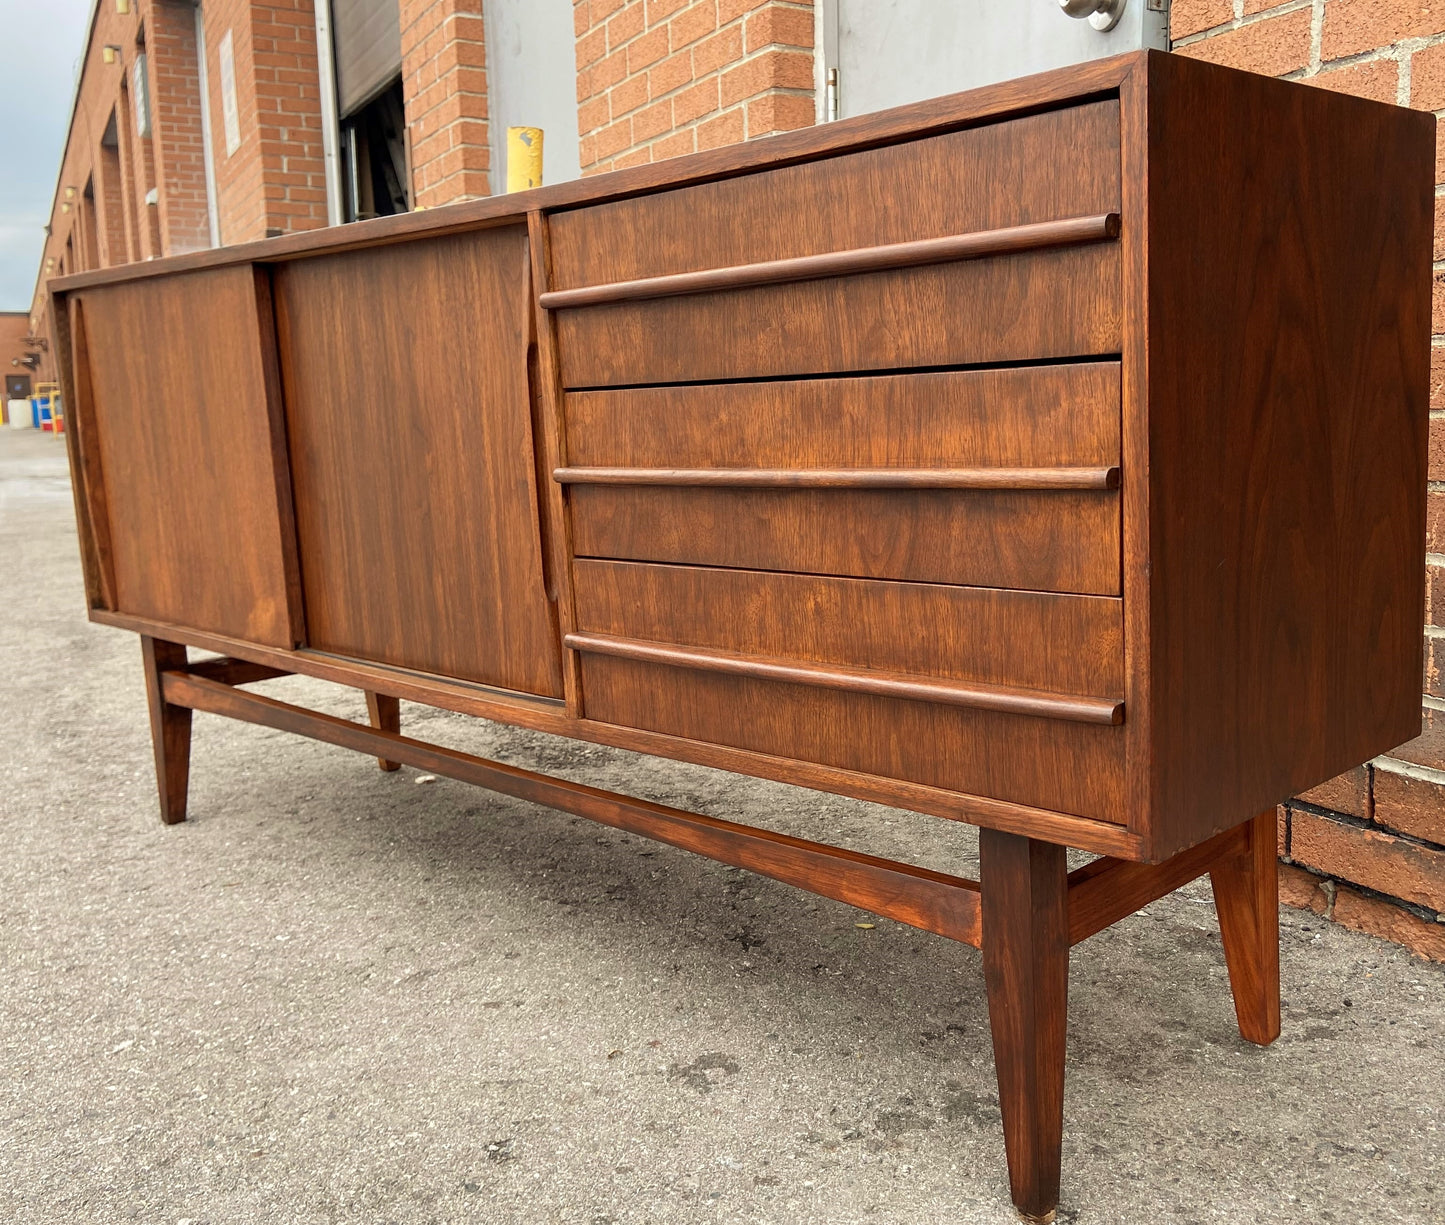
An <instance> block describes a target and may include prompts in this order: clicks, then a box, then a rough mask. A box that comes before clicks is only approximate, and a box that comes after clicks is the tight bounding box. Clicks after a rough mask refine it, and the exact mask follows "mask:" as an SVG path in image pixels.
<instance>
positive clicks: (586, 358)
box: [556, 241, 1122, 387]
mask: <svg viewBox="0 0 1445 1225" xmlns="http://www.w3.org/2000/svg"><path fill="white" fill-rule="evenodd" d="M1120 293H1121V279H1120V257H1119V245H1118V243H1117V242H1114V241H1105V242H1095V243H1090V244H1088V245H1082V246H1071V247H1057V248H1051V249H1047V250H1036V251H1027V252H1024V253H1021V254H1014V255H1001V256H998V257H995V258H987V259H971V260H967V261H963V262H951V263H942V264H936V265H932V266H928V267H912V268H902V269H892V270H886V271H879V272H872V273H862V274H858V275H852V276H838V277H828V278H826V279H810V280H801V281H788V282H782V283H775V284H764V285H757V286H754V287H743V288H737V289H731V290H726V291H722V292H707V293H693V294H685V295H682V294H679V295H672V296H666V297H657V298H648V299H644V300H636V301H611V302H604V303H601V304H598V305H595V306H583V307H576V308H570V309H560V310H558V311H557V316H556V317H557V343H558V353H559V360H560V364H561V371H562V382H563V385H564V386H566V387H611V386H625V385H635V384H647V383H677V382H689V381H699V380H704V379H736V378H775V377H784V376H789V375H802V374H820V373H827V372H831V371H854V370H900V369H907V368H909V367H916V366H964V365H985V364H990V363H998V362H1016V361H1031V360H1036V359H1040V358H1045V359H1065V358H1072V357H1087V356H1092V355H1094V354H1112V353H1118V352H1119V351H1120V350H1121V348H1122V331H1121V324H1120V311H1119V301H1120Z"/></svg>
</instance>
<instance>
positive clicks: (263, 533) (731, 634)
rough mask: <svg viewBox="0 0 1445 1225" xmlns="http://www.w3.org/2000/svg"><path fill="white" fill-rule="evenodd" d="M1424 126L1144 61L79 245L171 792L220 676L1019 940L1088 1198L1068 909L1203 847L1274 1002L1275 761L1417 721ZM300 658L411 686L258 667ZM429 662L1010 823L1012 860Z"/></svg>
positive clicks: (559, 797) (96, 604)
mask: <svg viewBox="0 0 1445 1225" xmlns="http://www.w3.org/2000/svg"><path fill="white" fill-rule="evenodd" d="M1434 123H1435V121H1434V118H1433V117H1432V116H1430V115H1427V114H1419V113H1414V112H1410V111H1405V110H1401V109H1398V108H1395V107H1390V106H1384V105H1380V104H1378V103H1375V102H1370V101H1365V100H1362V99H1358V98H1353V97H1347V96H1343V95H1340V94H1336V93H1333V92H1330V91H1326V90H1322V89H1315V88H1311V87H1308V86H1305V85H1300V84H1288V83H1283V82H1279V81H1274V80H1269V79H1265V78H1262V77H1257V76H1252V75H1248V74H1244V73H1239V72H1234V71H1230V70H1226V69H1222V68H1217V67H1213V66H1210V65H1207V64H1202V63H1198V62H1195V61H1192V60H1189V59H1185V58H1181V57H1174V56H1168V55H1161V54H1157V53H1145V54H1140V55H1134V56H1127V57H1121V58H1119V59H1114V60H1107V61H1103V62H1099V63H1094V64H1088V65H1084V66H1080V67H1077V68H1073V69H1068V70H1065V71H1061V72H1057V73H1050V74H1046V75H1043V76H1039V77H1033V78H1029V79H1027V80H1023V81H1017V82H1011V83H1009V84H1005V85H1001V86H996V87H991V88H988V89H983V90H977V91H974V92H970V93H965V94H959V95H956V96H954V97H949V98H941V99H937V100H934V101H930V102H927V103H922V104H919V105H915V106H909V107H904V108H900V109H898V110H894V111H889V112H885V113H882V114H878V115H874V116H869V117H866V118H861V119H857V120H849V121H845V122H841V123H835V124H830V125H826V126H823V127H819V128H816V129H813V130H809V131H803V132H797V133H792V134H789V135H786V136H779V137H775V138H770V139H768V140H765V141H758V142H755V143H753V144H750V145H747V146H743V147H738V148H730V149H723V150H717V151H714V152H710V153H705V154H699V155H697V156H693V157H687V158H681V159H678V160H676V161H671V162H665V163H661V164H659V165H653V166H644V167H639V168H636V169H633V170H627V171H622V172H619V173H615V174H609V175H601V176H598V177H596V178H592V179H587V180H583V181H582V182H578V183H568V184H563V185H558V186H555V187H548V188H543V189H540V190H537V191H533V192H527V193H523V194H519V195H513V196H507V197H503V198H497V199H490V200H483V201H477V202H473V203H467V204H462V205H457V206H454V207H450V208H445V209H438V210H436V211H433V212H426V213H418V214H412V215H410V216H404V217H396V218H387V219H383V220H379V221H375V222H368V223H364V224H360V225H356V226H351V227H345V228H338V229H333V230H326V231H323V232H320V233H315V234H298V235H292V236H289V237H286V238H281V239H276V240H272V241H268V242H265V243H258V244H253V245H249V246H238V247H231V248H226V249H222V250H216V251H207V252H201V253H197V254H193V255H187V256H180V257H176V258H172V259H165V260H160V261H157V262H154V263H150V264H146V265H143V266H131V267H127V268H119V269H111V270H106V271H100V272H91V273H84V274H81V275H77V276H70V277H66V278H63V279H60V280H58V281H55V282H53V285H52V291H53V315H52V317H53V319H54V322H55V329H56V333H57V334H56V351H57V353H58V354H59V356H60V359H61V365H62V370H63V379H64V387H65V394H66V402H67V404H68V405H69V406H70V416H71V423H72V429H71V430H70V432H69V439H70V443H69V445H70V456H71V464H72V472H73V476H74V486H75V493H76V512H77V516H78V518H79V523H80V536H81V542H82V552H83V557H84V564H85V576H86V586H87V593H88V598H89V605H90V616H91V619H92V620H94V621H97V622H100V623H103V624H106V625H113V626H120V627H122V628H125V629H130V630H133V631H136V632H137V633H139V634H140V635H141V642H142V646H143V654H144V662H145V675H146V683H147V686H148V693H149V701H150V714H151V731H152V735H153V738H154V743H155V756H156V769H157V775H158V779H159V787H160V804H161V814H162V816H163V818H164V819H165V820H166V821H168V822H174V821H180V820H183V819H184V817H185V813H186V786H187V773H188V763H189V738H190V723H191V712H192V711H195V710H200V711H209V712H212V713H216V714H222V715H228V716H231V717H233V718H238V719H245V720H250V721H252V722H256V723H262V724H266V725H269V726H271V727H276V728H283V729H286V730H290V731H295V732H297V733H299V734H302V735H306V736H312V737H315V738H318V739H321V740H325V741H329V742H331V743H333V744H338V745H344V746H348V747H351V748H354V749H358V750H361V751H364V752H367V753H370V754H372V755H374V756H376V757H378V758H380V759H381V760H382V764H383V766H384V767H386V766H394V765H395V764H397V763H407V764H410V765H413V766H417V767H421V768H424V769H427V770H431V771H435V772H437V773H441V774H446V775H449V776H452V777H455V778H459V779H465V780H467V781H470V782H475V783H478V784H480V785H482V786H484V787H490V788H493V789H495V790H499V791H503V792H507V793H509V794H512V795H517V796H522V797H525V798H528V799H532V800H536V801H538V802H540V803H544V804H550V805H554V806H557V807H560V808H564V809H567V810H570V811H572V812H576V813H581V814H584V815H586V816H588V817H591V818H594V819H596V820H598V821H602V822H606V823H608V824H611V825H615V826H619V827H621V828H624V829H627V830H630V831H633V832H635V833H638V834H643V835H647V836H650V837H654V838H658V839H661V840H663V841H665V842H670V843H673V844H674V845H677V846H682V847H686V848H688V849H691V850H694V851H698V852H700V853H702V854H705V855H710V856H713V857H715V858H718V859H721V860H724V861H726V862H728V863H732V864H737V865H741V866H743V867H746V868H749V869H752V870H753V871H756V872H760V873H763V874H765V875H768V876H772V877H775V878H777V879H780V880H783V881H787V882H790V883H792V884H795V885H798V886H801V887H802V888H805V889H811V890H814V891H815V892H818V893H820V894H824V895H826V896H829V897H833V898H838V899H842V900H844V901H846V902H849V903H851V904H854V905H857V906H861V907H865V908H869V909H871V910H874V911H876V912H878V913H879V914H882V915H887V916H892V917H893V918H895V919H899V920H901V921H903V922H905V923H911V924H914V925H916V926H918V927H920V928H923V929H926V930H928V931H932V932H936V933H939V934H941V935H945V936H949V937H951V938H953V939H956V940H962V941H966V942H968V943H970V944H973V945H975V946H979V947H981V949H982V954H983V965H984V972H985V978H986V982H987V990H988V997H989V1007H990V1014H991V1018H992V1028H993V1040H994V1050H995V1055H996V1063H997V1069H998V1082H999V1092H1000V1101H1001V1107H1002V1114H1003V1124H1004V1132H1005V1138H1006V1141H1007V1151H1008V1162H1009V1174H1010V1181H1011V1186H1012V1193H1013V1198H1014V1202H1015V1203H1016V1204H1017V1206H1018V1207H1019V1209H1020V1210H1021V1211H1022V1212H1023V1213H1025V1214H1026V1215H1028V1216H1031V1217H1033V1218H1036V1219H1046V1218H1047V1217H1048V1216H1050V1215H1051V1214H1052V1212H1053V1210H1054V1207H1055V1204H1056V1202H1057V1198H1058V1189H1059V1164H1060V1134H1061V1129H1062V1101H1063V1088H1064V1013H1065V1000H1066V994H1067V975H1068V954H1069V947H1070V945H1071V944H1073V943H1077V942H1078V941H1080V940H1083V939H1086V938H1087V937H1089V936H1090V935H1092V934H1094V933H1095V932H1097V931H1099V930H1101V929H1102V928H1104V927H1106V926H1108V925H1109V924H1111V923H1113V922H1115V921H1116V920H1118V919H1120V918H1122V917H1124V916H1126V915H1128V914H1130V913H1132V912H1133V911H1135V910H1136V909H1138V908H1139V907H1140V906H1142V905H1144V904H1146V903H1147V902H1149V901H1151V900H1153V899H1154V898H1156V897H1159V896H1160V895H1162V894H1164V893H1166V892H1168V891H1170V890H1171V889H1174V888H1176V887H1177V886H1178V885H1180V884H1182V883H1184V882H1186V881H1188V880H1190V879H1193V878H1194V877H1197V876H1199V875H1201V874H1203V873H1205V872H1208V873H1210V874H1211V875H1212V879H1213V884H1214V891H1215V897H1216V900H1217V903H1218V909H1219V918H1220V927H1221V930H1222V933H1223V942H1224V950H1225V955H1226V957H1227V960H1228V965H1229V972H1230V982H1231V985H1232V988H1233V991H1234V997H1235V1004H1236V1008H1237V1013H1238V1019H1239V1026H1240V1030H1241V1032H1242V1033H1243V1035H1244V1037H1245V1038H1247V1039H1249V1040H1250V1041H1253V1042H1258V1043H1268V1042H1270V1041H1271V1040H1272V1039H1273V1038H1274V1037H1275V1036H1276V1034H1277V1033H1278V1031H1279V962H1278V919H1277V909H1276V881H1275V853H1276V848H1275V818H1274V812H1275V806H1276V804H1277V803H1278V802H1279V801H1281V800H1282V799H1284V798H1285V797H1287V796H1289V795H1291V794H1294V793H1296V792H1298V791H1300V790H1302V789H1304V788H1307V787H1310V786H1313V785H1315V784H1317V783H1319V782H1321V781H1323V780H1325V779H1327V778H1329V777H1331V776H1332V775H1334V774H1336V773H1338V772H1340V771H1342V770H1344V769H1346V768H1348V767H1350V766H1352V765H1354V764H1356V763H1358V762H1360V761H1363V760H1365V759H1367V758H1369V757H1371V756H1372V755H1374V754H1377V753H1379V752H1382V751H1384V750H1385V749H1388V748H1389V747H1391V746H1393V745H1396V744H1398V743H1400V742H1401V741H1404V740H1407V739H1409V738H1410V737H1412V736H1413V735H1415V734H1416V733H1417V732H1418V728H1419V693H1420V674H1421V666H1422V660H1421V623H1422V608H1423V599H1424V593H1423V568H1422V565H1421V560H1422V554H1423V552H1424V497H1425V455H1426V446H1425V430H1426V418H1427V411H1426V397H1427V374H1428V365H1429V350H1428V346H1429V336H1430V330H1431V329H1430V310H1431V300H1430V294H1431V243H1432V218H1433V205H1434V199H1433V187H1432V184H1433V182H1434V158H1435V145H1434ZM399 406H406V407H404V408H399ZM188 647H191V648H198V649H201V650H205V651H209V652H219V653H220V656H221V658H204V659H202V658H196V659H192V658H191V657H190V655H189V654H188V651H187V648H188ZM289 673H303V674H307V675H310V676H314V677H321V678H325V679H328V680H332V681H337V682H340V683H342V684H345V685H351V686H355V687H357V688H360V689H363V690H365V691H366V692H367V695H368V701H369V707H370V711H371V720H370V726H366V725H361V724H357V723H352V722H348V721H345V720H340V719H336V718H333V717H330V716H327V715H323V714H319V713H315V712H311V711H307V710H303V709H301V708H299V707H296V706H294V705H292V704H289V703H285V702H281V701H278V700H275V699H273V698H270V697H267V696H263V695H261V694H258V693H256V692H255V691H253V690H248V689H246V688H245V687H244V686H246V685H248V684H250V683H252V682H255V681H259V680H263V679H266V678H270V677H275V676H279V675H284V674H289ZM402 698H405V699H408V700H411V701H417V702H425V703H429V704H432V705H434V706H439V707H446V708H449V709H452V710H456V711H462V712H467V713H470V714H475V715H480V716H484V717H486V718H488V719H496V720H501V721H504V722H508V723H513V724H520V725H523V726H526V727H529V728H535V729H540V730H543V731H547V732H554V733H557V734H559V735H563V736H571V737H577V738H583V739H588V740H593V741H598V742H602V743H606V744H610V745H617V746H622V747H624V748H628V749H636V750H641V751H644V752H647V753H652V754H659V755H662V756H666V757H673V758H677V759H681V760H686V761H692V762H699V763H702V764H704V765H709V766H716V767H721V768H723V769H726V770H734V771H741V772H743V773H748V774H755V775H760V776H765V777H769V778H774V779H781V780H783V781H786V782H792V783H798V784H801V785H803V786H806V787H811V788H817V789H821V790H825V791H833V792H838V793H841V794H846V795H851V796H858V797H862V798H865V799H869V800H877V801H882V802H884V803H887V804H892V805H897V806H901V807H905V808H910V809H914V810H916V811H918V812H922V813H927V814H932V815H934V816H937V817H941V818H951V819H955V820H960V821H966V822H970V823H972V824H975V825H978V826H980V827H982V832H981V852H980V854H981V873H980V875H981V881H979V882H973V881H968V880H963V879H960V878H956V877H952V876H948V875H944V874H941V873H938V872H934V871H929V870H926V869H923V868H919V867H915V866H911V865H907V864H900V863H895V862H891V861H887V860H881V859H877V858H873V857H870V856H865V855H860V854H856V853H852V852H849V851H845V850H841V849H838V848H834V847H829V846H825V845H822V844H819V843H814V842H809V841H805V840H800V839H797V838H792V837H785V836H782V835H779V834H776V833H772V832H769V831H765V830H756V829H751V828H748V827H744V826H741V825H736V824H733V823H730V822H727V821H722V820H718V819H714V818H708V817H701V816H697V815H693V814H689V813H685V812H680V811H677V810H674V809H670V808H665V807H663V806H660V805H657V804H653V803H649V802H645V801H641V800H637V799H632V798H628V797H625V796H621V795H615V794H610V793H607V792H602V791H598V790H595V789H592V788H588V787H584V786H579V785H576V784H574V783H570V782H566V781H561V780H556V779H551V778H548V777H546V776H544V775H541V774H536V773H533V772H530V771H527V770H521V769H516V768H513V767H509V766H505V765H501V764H497V763H493V762H488V761H484V760H481V759H478V758H475V757H471V756H468V755H465V754H461V753H457V752H454V751H451V750H447V749H443V748H438V747H435V746H432V745H428V744H425V743H422V742H420V741H417V740H414V739H411V738H408V737H406V736H404V735H402V734H401V733H400V730H399V718H398V712H399V706H398V699H402ZM1066 846H1070V847H1076V848H1081V849H1083V850H1086V851H1090V852H1095V853H1097V854H1098V855H1099V856H1100V858H1098V859H1096V860H1095V861H1094V862H1092V863H1091V864H1089V865H1088V866H1087V867H1084V868H1081V869H1079V870H1076V871H1074V872H1072V873H1071V872H1069V871H1068V870H1067V867H1066V864H1065V858H1064V848H1065V847H1066Z"/></svg>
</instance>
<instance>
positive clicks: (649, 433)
mask: <svg viewBox="0 0 1445 1225" xmlns="http://www.w3.org/2000/svg"><path fill="white" fill-rule="evenodd" d="M564 406H565V413H566V432H567V460H568V463H569V465H572V466H577V467H589V466H596V467H639V468H809V467H817V468H830V467H840V468H841V467H860V468H866V467H879V468H926V467H939V468H961V467H1000V468H1032V467H1110V466H1114V465H1117V464H1118V462H1119V364H1118V363H1117V362H1112V361H1110V362H1088V363H1078V364H1073V365H1060V366H1037V367H1025V368H1019V369H1007V370H976V371H947V372H943V373H937V374H904V375H875V376H873V377H870V378H824V379H797V380H790V381H788V382H780V383H771V382H769V383H737V384H711V385H702V386H684V387H643V388H628V389H621V390H606V391H578V392H570V393H568V394H567V395H566V396H565V397H564Z"/></svg>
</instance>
